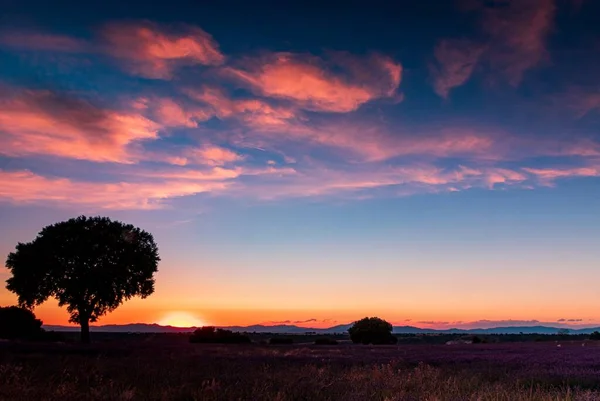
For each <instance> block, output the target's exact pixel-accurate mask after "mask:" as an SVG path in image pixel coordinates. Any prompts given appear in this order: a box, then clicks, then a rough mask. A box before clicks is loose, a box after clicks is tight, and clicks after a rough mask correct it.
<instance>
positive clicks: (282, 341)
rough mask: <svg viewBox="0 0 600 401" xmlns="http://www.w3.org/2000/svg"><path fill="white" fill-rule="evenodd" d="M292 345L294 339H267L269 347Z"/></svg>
mask: <svg viewBox="0 0 600 401" xmlns="http://www.w3.org/2000/svg"><path fill="white" fill-rule="evenodd" d="M293 343H294V339H293V338H289V337H273V338H270V339H269V344H271V345H284V344H293Z"/></svg>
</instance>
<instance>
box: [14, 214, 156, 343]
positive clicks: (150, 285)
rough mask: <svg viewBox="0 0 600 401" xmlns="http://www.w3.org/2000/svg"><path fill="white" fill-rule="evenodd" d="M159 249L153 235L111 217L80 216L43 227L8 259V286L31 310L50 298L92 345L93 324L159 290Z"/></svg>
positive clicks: (22, 303)
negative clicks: (133, 299)
mask: <svg viewBox="0 0 600 401" xmlns="http://www.w3.org/2000/svg"><path fill="white" fill-rule="evenodd" d="M159 261H160V258H159V256H158V247H157V246H156V244H155V242H154V239H153V237H152V235H151V234H149V233H147V232H146V231H143V230H141V229H139V228H137V227H134V226H132V225H130V224H124V223H121V222H119V221H111V220H110V219H109V218H106V217H89V218H88V217H85V216H80V217H77V218H73V219H70V220H68V221H64V222H60V223H56V224H53V225H50V226H47V227H44V228H43V229H42V231H40V233H39V234H38V236H37V237H36V238H35V239H34V240H33V241H32V242H28V243H19V244H18V245H17V247H16V251H15V252H13V253H10V254H9V255H8V259H7V261H6V266H7V267H8V269H9V270H10V271H11V273H12V277H11V278H9V279H8V280H7V281H6V282H7V285H6V288H7V289H9V290H10V291H12V292H14V293H16V294H17V295H18V297H19V298H18V299H19V305H20V306H22V307H25V308H32V307H34V306H35V305H39V304H41V303H43V302H44V301H46V300H47V299H48V298H50V297H54V298H56V299H57V300H58V304H59V305H60V306H66V307H67V311H68V312H69V313H70V314H71V318H70V321H71V322H73V323H77V324H79V325H80V326H81V341H83V342H89V341H90V326H89V324H90V322H95V321H96V320H97V319H98V318H99V317H100V316H102V315H104V314H106V313H107V312H111V311H113V310H114V309H116V308H117V307H118V306H119V305H121V303H123V302H124V301H125V300H128V299H130V298H131V297H134V296H141V297H142V298H145V297H147V296H148V295H150V294H152V293H153V292H154V278H153V275H154V273H155V272H156V271H157V269H158V262H159Z"/></svg>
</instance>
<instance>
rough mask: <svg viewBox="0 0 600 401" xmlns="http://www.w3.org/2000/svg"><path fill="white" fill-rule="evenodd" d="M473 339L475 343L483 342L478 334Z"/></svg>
mask: <svg viewBox="0 0 600 401" xmlns="http://www.w3.org/2000/svg"><path fill="white" fill-rule="evenodd" d="M471 341H472V342H473V344H481V343H482V342H483V340H482V339H481V338H479V337H477V336H473V339H472V340H471Z"/></svg>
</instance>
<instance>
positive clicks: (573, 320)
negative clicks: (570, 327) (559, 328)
mask: <svg viewBox="0 0 600 401" xmlns="http://www.w3.org/2000/svg"><path fill="white" fill-rule="evenodd" d="M557 322H561V323H563V322H583V319H558V320H557Z"/></svg>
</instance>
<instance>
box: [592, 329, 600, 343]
mask: <svg viewBox="0 0 600 401" xmlns="http://www.w3.org/2000/svg"><path fill="white" fill-rule="evenodd" d="M590 340H594V341H600V332H598V331H594V332H593V333H592V334H590Z"/></svg>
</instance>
